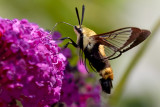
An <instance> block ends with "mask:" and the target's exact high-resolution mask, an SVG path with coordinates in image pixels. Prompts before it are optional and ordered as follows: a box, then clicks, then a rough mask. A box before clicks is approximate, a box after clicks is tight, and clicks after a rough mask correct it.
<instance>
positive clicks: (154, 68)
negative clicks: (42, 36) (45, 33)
mask: <svg viewBox="0 0 160 107" xmlns="http://www.w3.org/2000/svg"><path fill="white" fill-rule="evenodd" d="M83 4H84V5H85V7H86V11H85V15H84V21H83V24H84V25H85V26H86V27H89V28H91V29H92V30H94V31H95V32H96V33H105V32H107V31H111V30H115V29H118V28H122V27H130V26H133V27H139V28H144V29H148V30H152V29H153V27H154V25H155V24H156V23H157V21H158V20H159V19H160V11H159V10H160V0H0V17H2V18H8V19H14V18H17V19H24V18H25V19H28V20H29V21H30V22H34V23H37V24H38V25H39V26H41V27H42V28H44V29H50V30H52V28H53V26H54V25H55V23H56V22H61V21H64V22H68V23H70V24H72V25H77V24H78V21H77V17H76V13H75V7H78V9H79V12H80V14H81V9H82V5H83ZM56 30H58V31H60V33H61V34H62V36H63V37H68V36H69V37H71V38H73V40H75V41H76V35H75V33H74V31H73V28H72V27H70V26H68V25H65V24H60V25H58V26H57V27H56ZM159 35H160V31H159V32H157V33H156V36H155V38H153V40H152V42H151V44H150V45H149V47H148V48H147V51H145V54H144V55H143V56H142V57H141V59H140V61H139V62H138V63H137V65H136V67H135V68H134V69H133V70H132V72H131V74H130V75H129V77H128V79H127V82H126V86H125V87H124V91H123V94H122V96H121V98H120V101H118V102H115V103H116V106H117V107H160V102H159V101H160V83H159V82H160V58H159V55H160V45H159V43H160V36H159ZM140 47H141V45H140V46H138V47H137V48H135V49H132V50H130V51H128V52H127V53H124V54H123V55H122V56H121V57H120V58H118V59H115V60H113V61H110V62H111V65H112V68H113V70H114V81H113V85H114V87H116V85H117V84H118V82H119V81H120V79H121V76H122V75H123V73H124V70H125V69H126V67H127V66H128V64H129V62H130V61H131V60H132V57H133V56H134V55H135V54H136V52H137V51H138V48H140ZM69 48H71V49H72V54H73V56H74V57H73V59H71V60H70V62H71V63H72V65H76V61H77V59H78V57H77V56H78V55H77V51H76V49H74V48H73V47H72V46H69ZM97 75H98V74H97ZM114 91H116V90H114V88H113V93H114ZM109 97H112V95H111V96H107V95H104V93H103V92H102V103H103V104H102V105H104V106H105V105H106V103H107V99H108V98H109Z"/></svg>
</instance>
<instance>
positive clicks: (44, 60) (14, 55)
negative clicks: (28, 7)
mask: <svg viewBox="0 0 160 107" xmlns="http://www.w3.org/2000/svg"><path fill="white" fill-rule="evenodd" d="M59 52H60V48H59V47H58V46H57V44H56V43H55V41H54V40H53V39H52V36H50V35H49V33H48V32H47V31H44V30H43V29H42V28H39V26H38V25H36V24H33V23H29V22H28V21H27V20H25V19H23V20H17V19H13V20H8V19H2V18H0V106H1V107H6V106H12V107H16V102H17V101H19V102H21V104H22V105H23V107H48V106H49V105H51V104H53V103H55V102H58V101H59V99H60V92H61V87H62V80H63V76H64V74H63V70H64V69H65V64H66V57H65V56H64V55H63V54H61V53H59Z"/></svg>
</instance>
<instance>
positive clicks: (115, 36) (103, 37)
mask: <svg viewBox="0 0 160 107" xmlns="http://www.w3.org/2000/svg"><path fill="white" fill-rule="evenodd" d="M149 34H150V32H149V31H147V30H141V29H139V28H135V27H126V28H121V29H118V30H115V31H111V32H108V33H103V34H99V35H95V36H94V38H95V39H96V40H97V41H98V42H99V43H100V44H102V45H104V50H105V53H106V55H107V58H108V59H115V58H117V57H119V56H120V55H121V54H122V53H123V52H126V51H128V50H129V49H131V48H133V47H135V46H136V45H138V44H139V43H141V42H142V41H143V40H145V39H146V38H147V37H148V35H149Z"/></svg>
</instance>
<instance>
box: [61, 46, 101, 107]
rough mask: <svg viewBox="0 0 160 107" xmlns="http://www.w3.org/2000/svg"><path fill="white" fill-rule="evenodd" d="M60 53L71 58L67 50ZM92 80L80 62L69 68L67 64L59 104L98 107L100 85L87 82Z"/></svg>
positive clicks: (92, 76) (71, 106) (91, 76)
mask: <svg viewBox="0 0 160 107" xmlns="http://www.w3.org/2000/svg"><path fill="white" fill-rule="evenodd" d="M62 52H63V54H64V55H65V56H66V57H67V58H70V57H71V54H70V53H71V52H70V50H69V49H65V50H63V51H62ZM69 54H70V55H69ZM78 71H79V72H78ZM94 78H95V77H94V75H92V74H91V73H89V74H88V73H87V71H86V68H85V66H84V65H83V64H82V63H80V61H79V62H78V64H77V66H76V67H71V66H70V65H69V63H68V64H67V66H66V69H65V71H64V79H63V85H62V92H61V93H62V94H61V99H60V102H63V103H65V105H66V106H67V107H100V106H101V104H100V102H101V99H100V93H101V89H100V85H99V84H95V82H94V83H92V82H87V80H91V81H92V80H95V79H94Z"/></svg>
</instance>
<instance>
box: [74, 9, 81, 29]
mask: <svg viewBox="0 0 160 107" xmlns="http://www.w3.org/2000/svg"><path fill="white" fill-rule="evenodd" d="M75 9H76V14H77V18H78V23H79V25H80V27H81V23H80V18H79V13H78V9H77V7H76V8H75Z"/></svg>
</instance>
